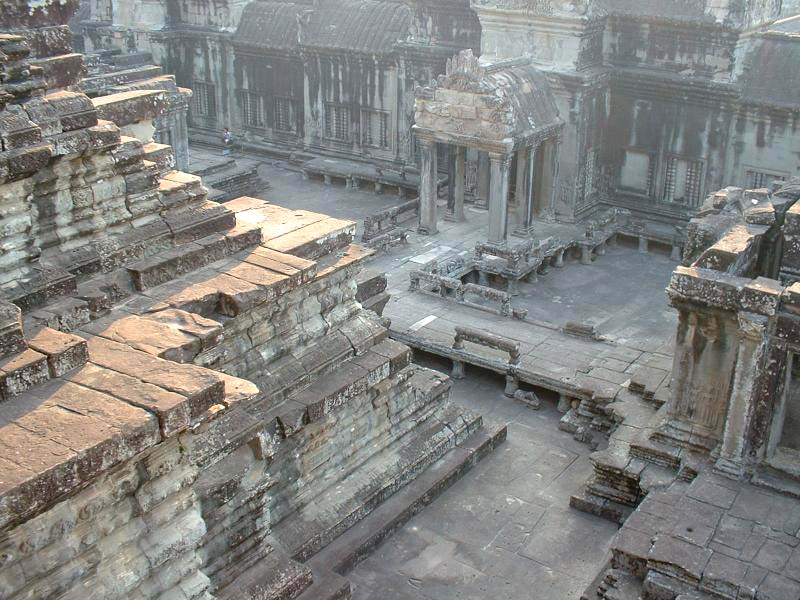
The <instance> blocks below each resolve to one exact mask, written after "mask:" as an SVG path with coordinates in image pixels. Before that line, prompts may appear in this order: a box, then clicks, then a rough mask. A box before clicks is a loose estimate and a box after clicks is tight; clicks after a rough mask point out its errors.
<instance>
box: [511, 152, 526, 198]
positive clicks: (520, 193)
mask: <svg viewBox="0 0 800 600" xmlns="http://www.w3.org/2000/svg"><path fill="white" fill-rule="evenodd" d="M516 163H517V177H516V182H515V184H514V203H515V205H516V206H517V209H519V207H521V206H522V203H523V201H524V198H525V196H527V193H526V190H525V186H526V183H527V181H526V179H527V175H528V149H527V148H526V147H524V146H523V147H522V148H519V149H518V150H517V154H516Z"/></svg>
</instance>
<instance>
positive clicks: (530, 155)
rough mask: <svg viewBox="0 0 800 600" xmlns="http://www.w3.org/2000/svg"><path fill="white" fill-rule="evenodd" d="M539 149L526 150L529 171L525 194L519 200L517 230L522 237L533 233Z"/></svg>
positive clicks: (526, 177) (526, 178)
mask: <svg viewBox="0 0 800 600" xmlns="http://www.w3.org/2000/svg"><path fill="white" fill-rule="evenodd" d="M537 151H538V148H526V155H527V169H526V171H527V172H526V176H525V193H524V195H523V196H522V199H521V201H520V200H517V230H516V232H515V233H516V234H517V235H520V236H529V235H531V234H532V233H533V203H534V201H535V193H536V192H535V188H536V160H537Z"/></svg>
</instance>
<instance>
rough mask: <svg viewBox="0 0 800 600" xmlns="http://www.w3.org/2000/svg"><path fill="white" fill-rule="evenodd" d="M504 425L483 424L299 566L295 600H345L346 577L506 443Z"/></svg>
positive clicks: (347, 595)
mask: <svg viewBox="0 0 800 600" xmlns="http://www.w3.org/2000/svg"><path fill="white" fill-rule="evenodd" d="M506 434H507V429H506V426H505V425H488V426H487V425H484V426H483V427H481V429H479V430H478V431H476V432H475V433H473V434H472V435H471V436H470V437H468V438H467V439H466V440H465V441H464V442H463V443H462V444H460V445H459V446H456V447H455V448H453V449H452V450H450V451H449V452H447V453H446V454H445V455H444V456H443V457H442V458H440V459H439V460H437V461H436V462H435V463H433V464H432V465H431V466H429V467H428V468H427V469H425V471H423V472H422V474H421V475H420V476H419V477H417V478H416V479H414V480H413V481H411V482H410V483H408V484H407V485H406V486H405V487H403V488H402V489H400V490H398V491H397V492H396V493H395V494H393V495H392V496H391V497H390V498H389V499H387V500H386V501H385V502H383V503H382V504H381V505H380V506H378V507H376V508H375V509H374V510H373V511H372V512H371V513H370V514H369V515H367V516H366V517H364V518H363V519H362V520H361V521H359V522H358V523H357V524H355V525H353V526H352V527H351V528H350V529H348V530H347V531H345V532H344V533H343V534H341V535H340V536H339V537H337V538H336V539H335V540H334V541H333V542H331V543H330V544H329V545H328V546H326V547H325V548H323V549H322V550H320V551H319V552H318V553H317V554H315V555H314V556H312V557H311V558H310V559H309V560H308V561H307V562H306V563H305V564H306V566H308V567H309V568H310V569H311V572H312V575H313V583H312V585H311V586H310V587H308V588H306V590H305V591H304V592H303V593H302V594H300V596H298V600H344V599H348V598H350V582H349V581H348V580H347V578H346V575H347V573H349V572H350V571H351V570H352V569H353V568H355V566H356V565H357V564H358V563H359V562H361V561H362V560H364V559H365V558H367V557H368V556H369V555H370V554H371V553H372V552H373V551H374V550H375V549H376V548H377V547H378V546H379V545H380V544H381V543H382V542H383V541H384V540H385V539H387V538H388V537H390V536H391V535H392V534H393V533H394V532H395V531H396V530H397V529H399V528H400V527H402V526H403V525H404V524H405V523H407V522H408V521H409V520H410V519H411V518H412V517H413V516H414V515H416V514H417V513H419V512H420V511H421V510H422V509H424V508H425V507H426V506H427V505H429V504H430V503H431V502H433V501H434V500H435V499H436V498H437V497H438V496H439V495H440V494H441V493H442V492H444V491H445V490H446V489H447V488H449V487H450V486H451V485H452V484H453V483H455V482H456V481H458V480H459V479H460V478H461V477H463V476H464V475H465V474H466V473H467V472H468V471H469V470H470V469H471V468H472V467H474V466H475V465H476V464H477V463H478V462H480V461H481V460H482V459H483V458H484V457H485V456H487V455H488V454H489V453H490V452H492V451H493V450H494V449H495V448H496V447H497V446H498V445H499V444H501V443H503V442H504V441H505V439H506Z"/></svg>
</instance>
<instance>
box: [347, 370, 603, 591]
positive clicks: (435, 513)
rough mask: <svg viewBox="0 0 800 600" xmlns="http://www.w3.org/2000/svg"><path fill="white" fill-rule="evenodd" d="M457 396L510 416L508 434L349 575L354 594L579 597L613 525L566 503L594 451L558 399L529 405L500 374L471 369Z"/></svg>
mask: <svg viewBox="0 0 800 600" xmlns="http://www.w3.org/2000/svg"><path fill="white" fill-rule="evenodd" d="M452 397H453V399H454V400H455V401H456V402H457V403H459V404H460V405H461V406H464V407H467V408H470V409H473V410H480V411H481V412H482V413H483V414H484V419H485V420H486V421H492V420H495V421H502V422H507V423H508V439H507V440H506V442H505V444H503V445H502V446H500V447H499V448H498V449H496V450H495V451H494V452H493V453H492V454H491V455H490V456H488V457H487V458H485V459H484V460H483V461H482V462H481V463H480V464H479V465H477V466H476V467H475V468H474V469H473V471H471V472H470V473H469V474H468V475H466V476H465V477H464V478H463V479H461V480H460V481H458V482H457V483H456V484H455V485H453V487H452V488H450V489H449V490H448V491H446V492H445V493H444V494H442V496H440V497H439V498H438V499H437V500H435V501H434V502H433V503H432V504H431V505H430V506H428V507H427V508H426V509H425V510H424V511H423V512H422V513H420V514H419V515H417V516H416V517H414V518H413V519H412V520H411V521H409V522H408V523H407V524H406V525H405V526H404V527H403V528H402V529H400V530H399V531H398V532H396V533H395V534H394V535H393V536H392V537H391V538H389V539H388V540H387V541H386V542H384V544H383V545H382V546H381V547H379V548H378V549H377V551H376V552H375V553H374V554H373V555H372V556H370V557H369V558H367V559H366V560H365V561H364V562H362V563H361V564H359V565H358V566H357V567H356V568H355V570H353V571H352V572H351V573H349V574H348V578H349V579H350V581H351V584H352V586H353V598H354V600H368V599H372V598H382V599H383V600H406V599H407V600H411V599H416V600H419V599H424V600H428V599H431V600H432V599H436V600H448V599H451V598H453V599H455V598H458V599H462V600H466V599H471V600H472V599H474V600H478V599H483V598H493V599H496V600H501V599H509V600H511V599H513V600H520V599H527V598H537V599H539V598H541V599H547V598H553V599H556V598H577V597H579V596H580V594H581V592H582V591H583V590H584V589H585V588H586V586H587V585H588V583H589V582H590V581H591V580H592V578H593V577H594V574H595V573H596V572H597V571H598V569H599V568H601V567H602V565H603V564H604V562H605V561H606V560H607V558H608V556H607V550H608V545H609V542H610V540H611V539H612V537H613V536H614V534H615V533H616V531H617V528H616V526H615V525H613V524H612V523H610V522H608V521H605V520H603V519H600V518H597V517H593V516H590V515H587V514H584V513H582V512H579V511H577V510H574V509H571V508H569V506H568V500H567V499H568V498H569V496H570V495H571V494H573V493H575V492H577V491H579V490H580V488H581V487H582V485H583V483H584V482H585V480H586V478H587V477H588V476H589V475H590V473H591V470H592V467H591V464H590V462H589V449H588V448H587V447H586V445H585V444H581V443H578V442H576V441H574V440H573V439H572V438H571V436H569V435H567V434H566V433H564V432H561V431H559V430H558V420H559V417H560V415H559V413H558V412H557V411H556V410H555V408H554V404H553V403H548V402H545V403H544V404H543V407H542V409H541V410H539V411H533V410H531V409H529V408H527V407H526V406H523V405H522V404H520V403H518V402H515V401H514V400H510V399H508V398H506V397H505V396H503V382H502V380H500V379H499V378H497V377H495V376H492V375H488V374H485V373H481V372H478V371H468V378H467V379H465V380H462V381H457V382H454V386H453V391H452Z"/></svg>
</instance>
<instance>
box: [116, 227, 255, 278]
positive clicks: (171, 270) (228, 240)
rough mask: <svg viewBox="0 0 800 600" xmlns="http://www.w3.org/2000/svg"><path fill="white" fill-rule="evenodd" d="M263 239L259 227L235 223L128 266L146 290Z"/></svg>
mask: <svg viewBox="0 0 800 600" xmlns="http://www.w3.org/2000/svg"><path fill="white" fill-rule="evenodd" d="M259 242H261V229H260V228H258V227H239V226H234V227H232V228H230V229H228V230H227V231H221V232H218V233H212V234H211V235H208V236H206V237H203V238H200V239H198V240H196V241H193V242H188V243H185V244H182V245H180V246H177V247H175V248H172V249H170V250H167V251H165V252H162V253H160V254H156V255H154V256H151V257H149V258H146V259H144V260H140V261H137V262H135V263H133V264H130V265H128V266H127V270H128V272H129V273H130V275H131V278H132V280H133V285H134V287H135V288H136V289H137V290H138V291H140V292H141V291H144V290H147V289H150V288H152V287H155V286H157V285H161V284H162V283H166V282H167V281H172V280H173V279H176V278H178V277H180V276H181V275H185V274H186V273H190V272H192V271H196V270H197V269H200V268H202V267H205V266H206V265H209V264H211V263H212V262H216V261H218V260H221V259H223V258H227V257H228V256H231V255H233V254H236V253H237V252H240V251H242V250H245V249H247V248H249V247H252V246H257V245H258V244H259Z"/></svg>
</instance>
